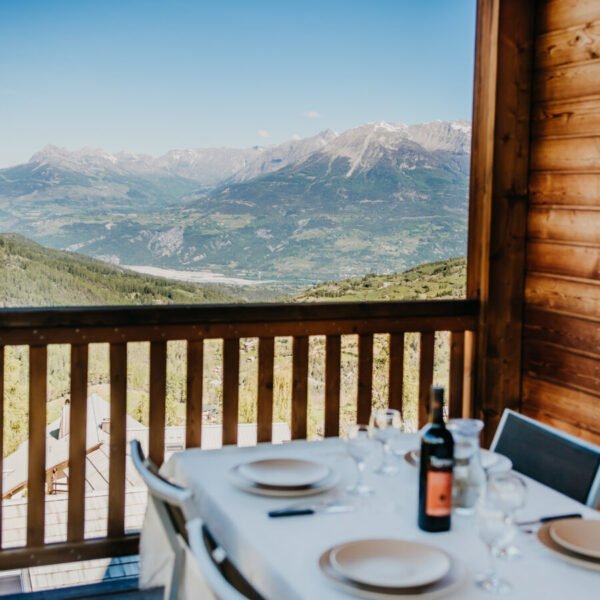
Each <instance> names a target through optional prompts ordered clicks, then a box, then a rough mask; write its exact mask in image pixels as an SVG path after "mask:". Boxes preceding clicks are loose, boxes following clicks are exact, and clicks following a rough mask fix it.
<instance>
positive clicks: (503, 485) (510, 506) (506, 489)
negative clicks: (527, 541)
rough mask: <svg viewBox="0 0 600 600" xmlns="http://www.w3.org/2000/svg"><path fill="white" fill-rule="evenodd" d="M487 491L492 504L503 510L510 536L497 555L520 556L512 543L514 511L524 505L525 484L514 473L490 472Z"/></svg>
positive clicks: (505, 557)
mask: <svg viewBox="0 0 600 600" xmlns="http://www.w3.org/2000/svg"><path fill="white" fill-rule="evenodd" d="M487 493H488V494H489V496H490V498H491V499H492V501H493V502H494V504H495V505H496V506H497V507H498V508H499V509H500V510H501V511H502V512H503V514H504V519H505V521H506V524H507V526H508V527H509V530H510V537H509V539H507V541H506V543H505V544H504V545H503V546H502V547H500V548H499V549H498V557H499V558H503V559H508V560H510V559H513V558H519V557H521V556H522V553H521V550H520V549H519V548H518V546H516V545H515V544H514V543H512V538H513V537H514V534H515V531H516V530H515V513H516V512H517V511H518V510H520V509H521V508H523V507H524V506H525V502H526V500H527V485H526V484H525V481H523V479H522V478H521V477H519V476H518V475H515V474H514V473H510V472H509V473H497V474H491V475H490V477H489V480H488V486H487Z"/></svg>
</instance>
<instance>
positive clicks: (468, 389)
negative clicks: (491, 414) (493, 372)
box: [463, 331, 478, 419]
mask: <svg viewBox="0 0 600 600" xmlns="http://www.w3.org/2000/svg"><path fill="white" fill-rule="evenodd" d="M475 338H476V334H475V332H474V331H465V367H464V371H463V373H464V386H463V414H464V415H466V416H468V417H470V418H472V419H474V418H478V415H476V414H475V407H474V402H473V393H474V390H473V385H474V381H473V372H474V369H475V365H474V363H475V341H476V340H475Z"/></svg>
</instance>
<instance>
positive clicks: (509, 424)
mask: <svg viewBox="0 0 600 600" xmlns="http://www.w3.org/2000/svg"><path fill="white" fill-rule="evenodd" d="M490 450H493V451H495V452H498V453H500V454H503V455H504V456H507V457H508V458H510V460H511V461H512V463H513V467H514V469H515V471H518V472H519V473H523V475H527V476H528V477H531V478H532V479H535V480H536V481H539V482H540V483H543V484H544V485H547V486H548V487H551V488H553V489H555V490H557V491H559V492H561V493H563V494H565V495H566V496H569V497H570V498H573V499H574V500H577V501H578V502H581V503H582V504H587V505H588V506H591V507H593V508H596V507H597V506H598V503H599V502H600V447H598V446H595V445H594V444H591V443H589V442H586V441H585V440H581V439H579V438H577V437H575V436H572V435H569V434H567V433H564V432H563V431H560V430H558V429H555V428H554V427H550V426H549V425H546V424H544V423H540V422H539V421H536V420H535V419H531V418H529V417H526V416H524V415H521V414H520V413H517V412H514V411H512V410H508V409H506V410H505V411H504V413H503V414H502V419H501V420H500V424H499V425H498V429H497V431H496V434H495V436H494V440H493V441H492V445H491V446H490Z"/></svg>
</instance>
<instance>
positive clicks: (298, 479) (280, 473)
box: [237, 458, 330, 489]
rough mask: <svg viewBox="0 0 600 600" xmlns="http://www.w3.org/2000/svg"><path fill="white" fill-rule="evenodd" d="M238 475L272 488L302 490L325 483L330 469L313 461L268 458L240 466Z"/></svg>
mask: <svg viewBox="0 0 600 600" xmlns="http://www.w3.org/2000/svg"><path fill="white" fill-rule="evenodd" d="M237 471H238V473H239V474H240V475H241V476H242V477H245V478H246V479H247V480H248V481H249V482H250V483H254V484H256V485H262V486H266V487H272V488H288V489H289V488H301V487H308V486H312V485H315V484H317V483H319V482H320V481H323V480H324V479H325V478H326V477H327V476H328V475H329V471H330V469H329V467H327V466H326V465H324V464H321V463H318V462H314V461H311V460H300V459H296V458H268V459H265V460H255V461H253V462H249V463H245V464H242V465H238V467H237Z"/></svg>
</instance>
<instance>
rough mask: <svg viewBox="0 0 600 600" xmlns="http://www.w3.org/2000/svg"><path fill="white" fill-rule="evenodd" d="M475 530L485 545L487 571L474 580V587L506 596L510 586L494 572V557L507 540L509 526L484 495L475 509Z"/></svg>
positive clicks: (493, 504)
mask: <svg viewBox="0 0 600 600" xmlns="http://www.w3.org/2000/svg"><path fill="white" fill-rule="evenodd" d="M477 529H478V533H479V537H480V539H481V541H482V542H483V543H484V544H485V545H486V547H487V549H488V555H489V570H488V571H487V572H485V573H482V574H481V575H478V576H477V577H476V579H475V583H476V585H477V586H478V587H479V588H481V589H482V590H485V591H486V592H490V593H493V594H508V593H509V592H510V591H511V590H512V585H511V584H510V583H509V582H508V581H506V580H504V579H501V578H500V577H499V576H498V574H497V571H496V556H497V554H498V551H499V549H500V548H502V547H503V546H504V545H505V544H506V542H507V540H508V539H510V525H509V524H508V523H507V522H506V518H505V515H504V511H503V510H502V508H500V507H498V506H497V505H496V504H495V503H494V500H493V499H492V498H490V497H489V496H487V495H486V497H485V498H482V499H481V501H480V503H479V506H478V509H477Z"/></svg>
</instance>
